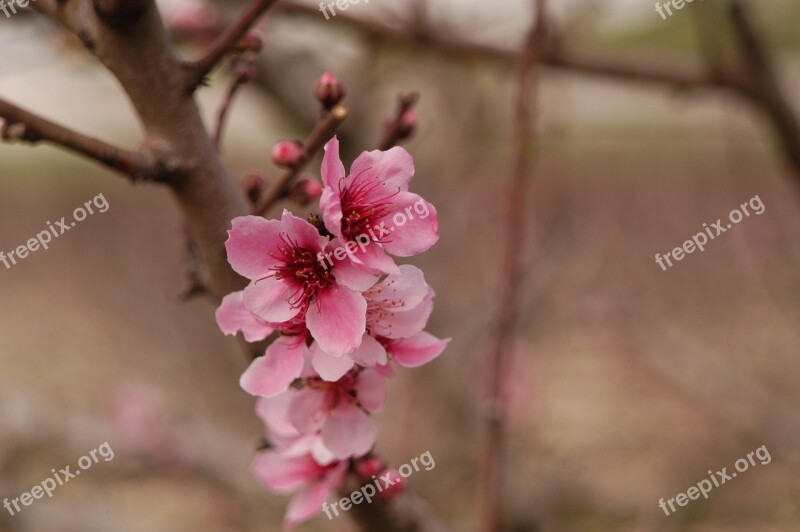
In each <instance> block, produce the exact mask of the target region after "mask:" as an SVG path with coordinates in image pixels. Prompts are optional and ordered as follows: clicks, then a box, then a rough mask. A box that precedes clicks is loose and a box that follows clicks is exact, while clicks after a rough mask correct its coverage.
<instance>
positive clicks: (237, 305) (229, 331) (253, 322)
mask: <svg viewBox="0 0 800 532" xmlns="http://www.w3.org/2000/svg"><path fill="white" fill-rule="evenodd" d="M214 316H215V317H216V318H217V325H218V326H219V328H220V330H222V332H223V333H225V334H226V335H229V336H234V335H235V334H236V333H238V332H241V333H243V334H244V339H245V340H247V341H248V342H258V341H261V340H263V339H264V338H266V337H267V336H269V335H270V334H272V332H273V328H272V327H271V326H270V325H269V324H268V323H267V322H266V321H264V320H262V319H261V318H259V317H258V316H256V315H255V314H253V313H252V312H250V311H249V310H247V307H245V306H244V292H242V291H239V292H231V293H230V294H228V295H227V296H225V297H224V298H222V304H221V305H220V306H219V308H217V311H216V312H215V313H214Z"/></svg>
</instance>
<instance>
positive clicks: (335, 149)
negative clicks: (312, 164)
mask: <svg viewBox="0 0 800 532" xmlns="http://www.w3.org/2000/svg"><path fill="white" fill-rule="evenodd" d="M324 149H325V155H324V156H323V157H322V168H320V173H321V174H322V182H323V183H324V184H325V186H326V187H331V188H333V189H334V190H337V191H338V190H339V181H341V180H342V179H344V165H343V164H342V160H341V159H340V158H339V139H338V138H337V137H336V136H334V137H333V138H332V139H331V140H329V141H328V143H327V144H325V148H324Z"/></svg>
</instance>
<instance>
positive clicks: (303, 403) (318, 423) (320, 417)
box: [286, 369, 386, 460]
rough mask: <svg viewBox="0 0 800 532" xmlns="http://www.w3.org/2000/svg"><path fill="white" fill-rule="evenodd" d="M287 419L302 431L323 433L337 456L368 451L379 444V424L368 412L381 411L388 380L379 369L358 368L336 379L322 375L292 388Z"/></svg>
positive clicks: (347, 456) (343, 456) (349, 455)
mask: <svg viewBox="0 0 800 532" xmlns="http://www.w3.org/2000/svg"><path fill="white" fill-rule="evenodd" d="M288 393H289V394H291V395H292V397H291V399H290V400H289V405H288V407H287V412H286V415H287V420H288V421H289V423H291V424H292V425H293V426H294V427H295V429H297V431H298V432H300V433H301V434H317V433H319V434H320V435H321V436H322V443H323V444H324V446H325V447H326V448H328V449H329V450H330V451H331V453H332V454H333V456H334V457H335V458H337V459H340V460H344V459H345V458H349V457H358V456H362V455H364V454H366V453H367V452H368V451H369V450H370V449H371V448H372V446H373V445H374V444H375V425H374V424H373V422H372V419H370V417H369V415H367V412H370V413H374V412H378V411H380V410H381V408H383V403H384V401H385V400H386V382H385V380H384V378H383V377H382V376H380V375H378V374H377V373H376V372H374V371H372V370H369V369H364V370H360V371H357V370H354V371H351V372H349V373H347V374H346V375H344V376H343V377H342V378H340V379H339V380H338V381H336V382H327V381H324V380H322V379H321V378H319V377H312V378H310V379H307V380H306V387H305V388H303V389H301V390H290V391H289V392H288Z"/></svg>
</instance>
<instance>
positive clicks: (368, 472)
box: [355, 456, 384, 480]
mask: <svg viewBox="0 0 800 532" xmlns="http://www.w3.org/2000/svg"><path fill="white" fill-rule="evenodd" d="M383 469H384V465H383V461H382V460H381V459H380V458H378V457H376V456H365V457H363V458H359V459H358V460H357V461H356V463H355V471H356V475H358V476H359V477H361V478H362V479H364V480H369V479H370V478H372V475H377V474H378V473H380V472H381V471H383Z"/></svg>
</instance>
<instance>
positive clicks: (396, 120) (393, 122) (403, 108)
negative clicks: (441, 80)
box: [377, 92, 419, 150]
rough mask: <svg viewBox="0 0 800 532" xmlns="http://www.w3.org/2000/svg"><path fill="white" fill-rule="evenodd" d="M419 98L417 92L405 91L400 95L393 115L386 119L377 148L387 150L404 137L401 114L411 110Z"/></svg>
mask: <svg viewBox="0 0 800 532" xmlns="http://www.w3.org/2000/svg"><path fill="white" fill-rule="evenodd" d="M417 100H419V93H418V92H406V93H404V94H401V95H400V98H399V100H398V103H397V109H396V110H395V113H394V115H392V117H391V118H390V119H389V120H387V121H386V126H385V129H384V132H383V137H382V138H381V141H380V142H379V143H378V148H377V149H379V150H388V149H389V148H391V147H392V146H394V145H395V144H397V142H398V141H400V140H401V139H403V138H404V131H403V126H402V122H403V116H404V115H405V114H406V112H407V111H409V110H411V109H412V108H413V107H414V105H415V104H416V103H417Z"/></svg>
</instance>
